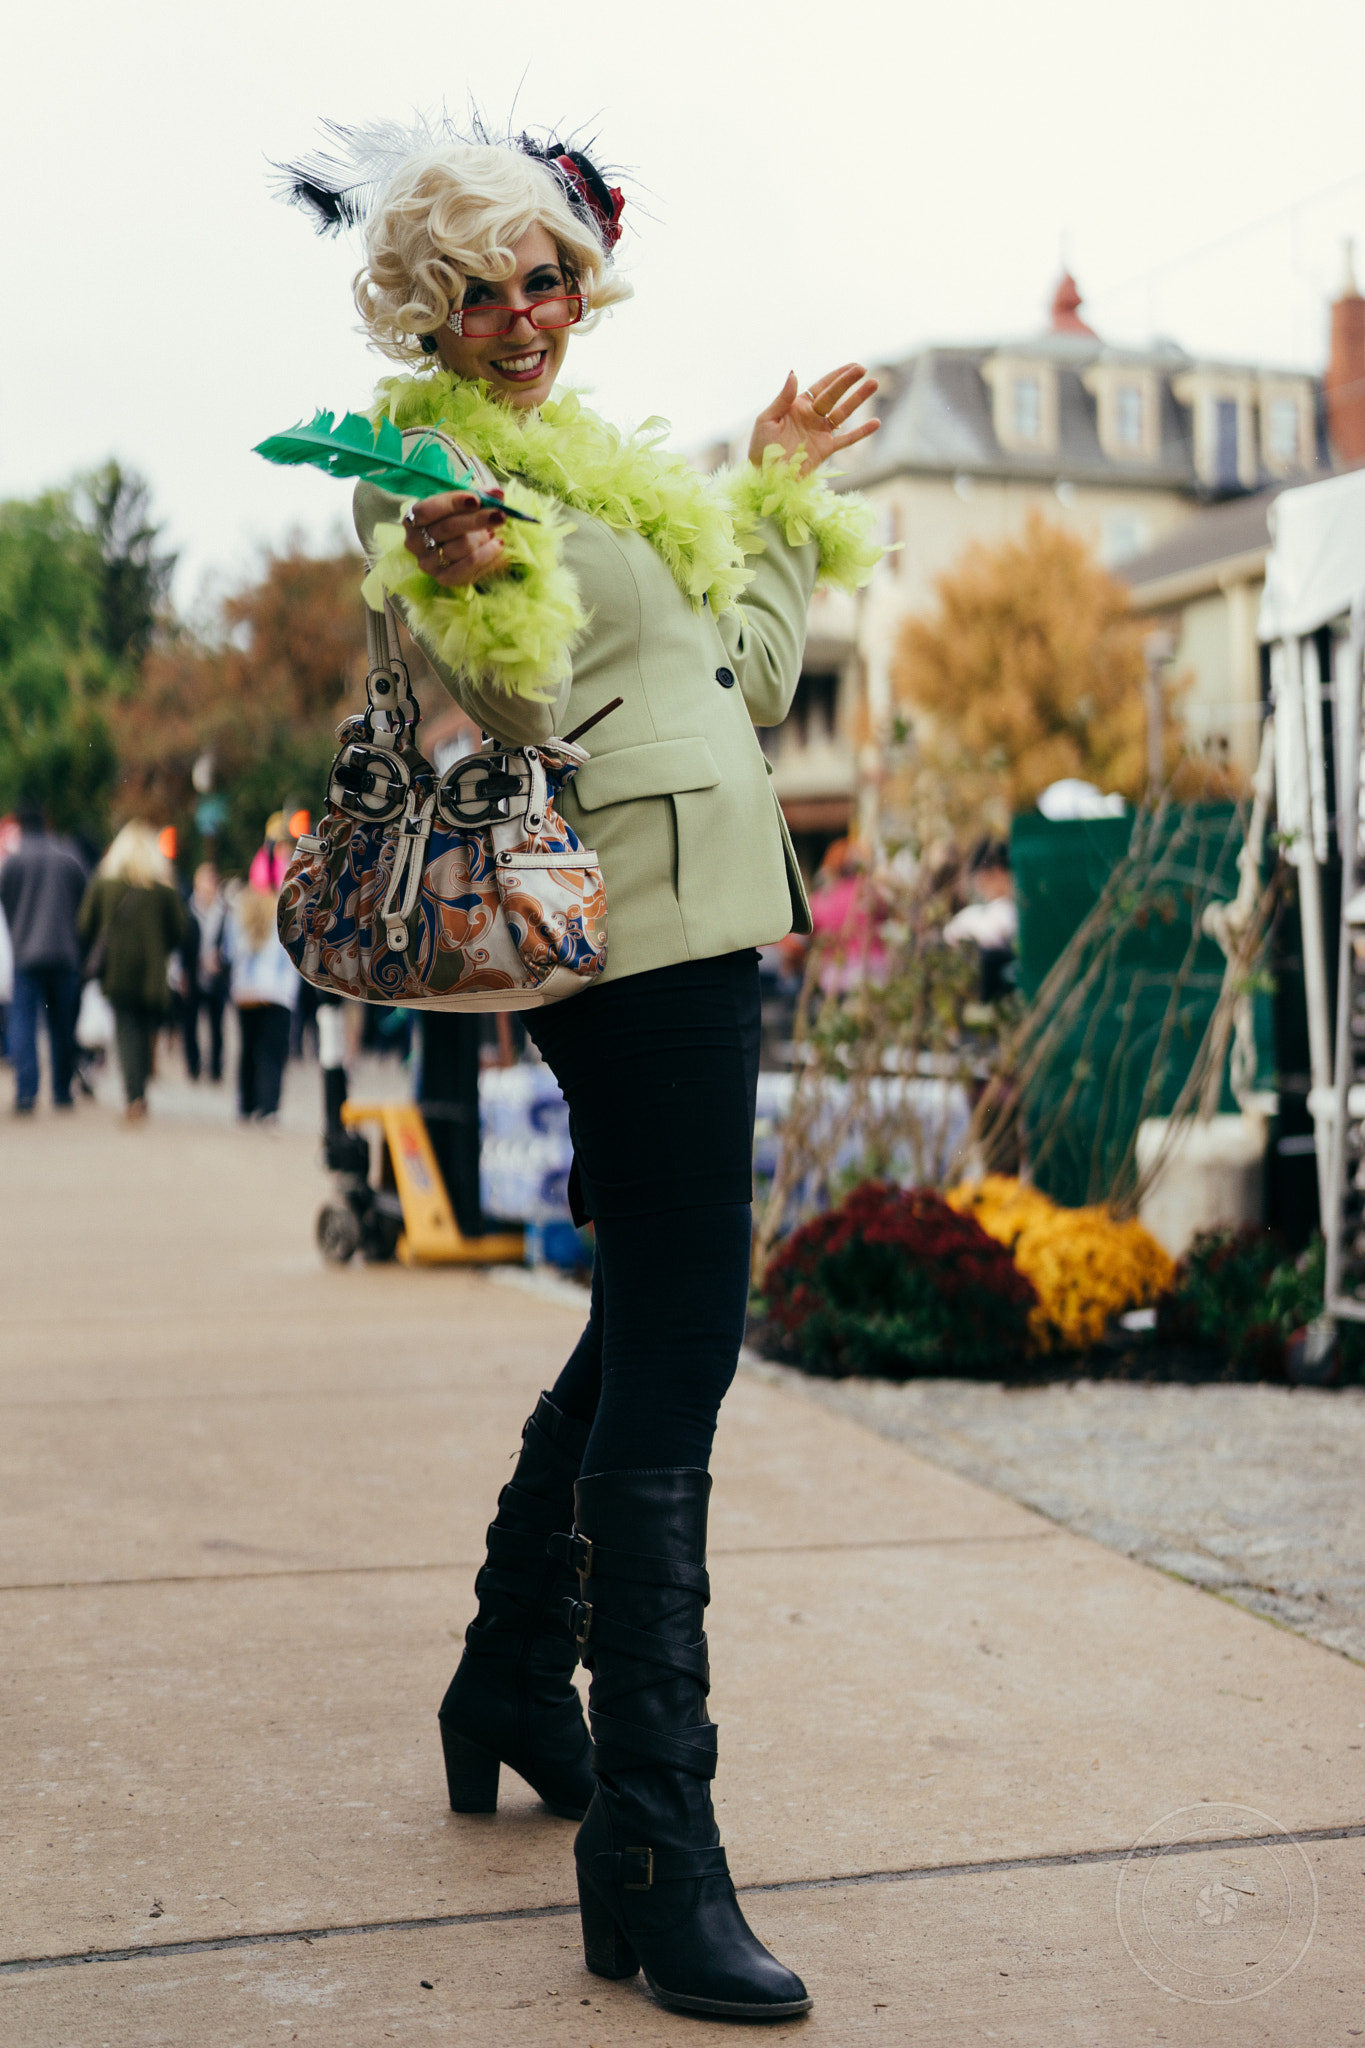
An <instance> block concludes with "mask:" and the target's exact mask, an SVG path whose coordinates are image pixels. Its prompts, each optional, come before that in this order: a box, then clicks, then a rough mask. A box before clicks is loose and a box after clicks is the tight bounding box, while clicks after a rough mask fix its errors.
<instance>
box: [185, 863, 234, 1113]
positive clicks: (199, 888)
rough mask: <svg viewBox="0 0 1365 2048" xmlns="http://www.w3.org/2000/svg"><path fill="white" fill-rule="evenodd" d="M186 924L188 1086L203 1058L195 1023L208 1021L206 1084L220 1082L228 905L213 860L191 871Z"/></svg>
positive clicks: (225, 997)
mask: <svg viewBox="0 0 1365 2048" xmlns="http://www.w3.org/2000/svg"><path fill="white" fill-rule="evenodd" d="M188 909H189V913H190V921H191V923H192V924H193V926H194V928H195V935H196V936H197V939H198V944H197V946H194V947H187V948H186V954H185V961H186V967H185V990H184V996H183V1002H184V1012H183V1028H184V1038H185V1065H186V1067H187V1069H188V1070H189V1076H190V1079H191V1080H192V1081H197V1080H198V1079H199V1075H200V1072H201V1064H202V1055H201V1051H200V1045H199V1019H200V1016H201V1014H202V1015H203V1016H204V1017H206V1018H207V1020H208V1027H209V1079H210V1081H221V1080H222V1078H223V1011H224V1009H225V1008H226V1007H227V997H228V966H227V958H226V955H225V953H224V950H223V930H224V926H225V925H226V922H227V914H228V907H227V899H226V898H225V896H224V895H223V887H222V884H221V882H220V881H219V879H218V870H217V868H216V867H215V866H214V864H213V862H212V861H211V860H204V861H200V863H199V866H198V867H197V868H196V869H195V871H194V888H193V890H192V891H191V893H190V900H189V905H188ZM191 953H192V954H193V956H194V970H193V972H191V971H190V962H189V956H190V954H191Z"/></svg>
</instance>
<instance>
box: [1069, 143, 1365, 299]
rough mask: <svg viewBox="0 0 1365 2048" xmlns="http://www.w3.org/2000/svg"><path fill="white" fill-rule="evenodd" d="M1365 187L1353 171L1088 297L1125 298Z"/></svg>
mask: <svg viewBox="0 0 1365 2048" xmlns="http://www.w3.org/2000/svg"><path fill="white" fill-rule="evenodd" d="M1360 184H1365V171H1353V172H1352V174H1351V176H1350V177H1349V178H1340V179H1338V181H1337V182H1336V184H1334V185H1324V186H1323V187H1322V190H1321V191H1319V192H1310V193H1308V194H1307V195H1306V196H1305V197H1304V198H1302V199H1296V200H1294V201H1293V202H1292V204H1290V205H1289V206H1281V207H1277V208H1276V210H1275V211H1274V212H1273V213H1267V214H1263V215H1262V216H1261V218H1260V219H1259V220H1252V221H1246V222H1244V223H1243V225H1242V226H1241V227H1238V228H1230V229H1229V230H1228V232H1227V233H1226V234H1225V235H1219V236H1218V237H1217V239H1216V240H1214V241H1212V242H1204V243H1203V244H1201V246H1200V247H1199V248H1197V249H1188V250H1186V251H1185V253H1184V254H1183V255H1180V256H1171V257H1168V258H1167V260H1166V261H1165V262H1164V263H1158V264H1155V265H1154V266H1153V267H1152V269H1150V270H1144V271H1142V272H1141V273H1140V274H1139V275H1138V276H1136V277H1130V278H1127V279H1125V280H1124V282H1123V283H1122V284H1111V285H1096V286H1095V287H1094V289H1093V290H1092V291H1090V292H1089V293H1088V294H1087V296H1088V297H1089V298H1091V299H1092V300H1093V299H1099V298H1112V297H1115V296H1121V295H1122V294H1123V293H1124V292H1133V291H1140V290H1141V289H1142V288H1143V287H1144V286H1145V285H1150V284H1151V283H1153V282H1154V280H1155V279H1157V278H1159V277H1164V276H1166V275H1167V273H1168V272H1170V271H1172V270H1181V269H1183V268H1184V267H1185V265H1186V264H1187V263H1198V262H1200V261H1201V260H1202V259H1203V258H1204V257H1205V256H1212V255H1214V254H1215V253H1216V252H1217V251H1218V250H1219V249H1226V248H1227V247H1228V245H1229V243H1232V242H1238V241H1241V240H1243V239H1244V238H1245V237H1246V236H1247V235H1255V234H1259V233H1260V232H1261V230H1262V229H1263V228H1267V227H1272V226H1274V224H1275V223H1276V222H1277V221H1282V220H1287V221H1292V220H1293V219H1294V218H1295V216H1296V215H1297V214H1299V213H1301V212H1302V211H1303V209H1304V208H1305V207H1306V206H1316V205H1317V204H1318V203H1319V201H1321V200H1323V199H1332V198H1335V196H1336V194H1337V193H1338V192H1346V191H1349V190H1350V188H1351V186H1353V185H1360Z"/></svg>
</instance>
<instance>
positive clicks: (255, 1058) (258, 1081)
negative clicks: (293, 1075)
mask: <svg viewBox="0 0 1365 2048" xmlns="http://www.w3.org/2000/svg"><path fill="white" fill-rule="evenodd" d="M237 1023H238V1025H239V1027H240V1030H241V1034H242V1051H241V1059H240V1063H239V1065H238V1068H237V1109H238V1113H239V1114H240V1115H241V1116H274V1114H275V1112H276V1111H277V1110H278V1108H279V1106H280V1086H281V1083H282V1082H283V1080H284V1069H285V1065H286V1063H287V1061H288V1059H289V1011H288V1010H287V1009H286V1008H285V1006H284V1004H283V1003H245V1004H243V1005H242V1006H241V1007H240V1008H239V1009H238V1011H237Z"/></svg>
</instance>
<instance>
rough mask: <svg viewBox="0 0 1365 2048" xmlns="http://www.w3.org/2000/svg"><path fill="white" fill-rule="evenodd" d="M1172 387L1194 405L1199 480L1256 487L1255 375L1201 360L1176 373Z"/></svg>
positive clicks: (1220, 486)
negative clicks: (1201, 361)
mask: <svg viewBox="0 0 1365 2048" xmlns="http://www.w3.org/2000/svg"><path fill="white" fill-rule="evenodd" d="M1171 390H1172V391H1173V392H1174V394H1175V396H1176V398H1177V399H1178V401H1179V402H1180V404H1181V405H1187V406H1189V408H1190V412H1191V415H1192V423H1193V426H1194V467H1195V472H1196V474H1197V476H1198V478H1199V481H1200V483H1202V484H1205V485H1207V486H1208V487H1209V489H1211V490H1214V491H1237V490H1243V491H1250V490H1254V489H1255V487H1256V484H1257V481H1258V478H1259V475H1260V464H1259V462H1258V460H1257V451H1256V425H1255V412H1256V409H1255V399H1256V379H1255V376H1254V374H1253V373H1252V372H1250V371H1247V370H1236V369H1231V368H1228V369H1224V368H1222V367H1221V366H1219V365H1214V364H1209V365H1204V364H1200V365H1198V366H1197V367H1196V368H1195V369H1193V370H1185V371H1182V372H1181V374H1180V375H1179V376H1178V377H1173V378H1172V380H1171Z"/></svg>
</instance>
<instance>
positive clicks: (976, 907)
mask: <svg viewBox="0 0 1365 2048" xmlns="http://www.w3.org/2000/svg"><path fill="white" fill-rule="evenodd" d="M967 881H968V885H969V887H970V889H971V892H972V900H971V901H970V902H969V903H967V904H966V905H964V907H963V908H962V909H961V910H959V911H958V913H957V915H956V917H951V918H949V920H948V922H947V924H946V925H945V926H944V928H943V936H944V938H945V939H946V940H947V941H948V944H949V945H950V946H961V945H967V944H970V945H974V946H975V947H976V949H977V952H978V955H979V957H980V960H981V988H980V995H981V1000H982V1002H983V1003H993V1002H994V1001H995V1000H996V999H997V997H999V996H1002V995H1004V994H1006V993H1007V992H1008V990H1009V989H1010V988H1012V987H1013V985H1014V956H1015V951H1016V949H1017V947H1018V944H1019V909H1018V905H1017V904H1016V902H1015V900H1014V874H1013V871H1012V869H1011V867H1010V850H1009V848H1008V846H1006V844H1005V842H1004V840H1003V839H983V840H982V841H981V842H980V844H979V845H978V846H977V847H976V849H975V851H974V852H973V854H972V857H971V861H970V863H969V866H968V871H967Z"/></svg>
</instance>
